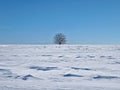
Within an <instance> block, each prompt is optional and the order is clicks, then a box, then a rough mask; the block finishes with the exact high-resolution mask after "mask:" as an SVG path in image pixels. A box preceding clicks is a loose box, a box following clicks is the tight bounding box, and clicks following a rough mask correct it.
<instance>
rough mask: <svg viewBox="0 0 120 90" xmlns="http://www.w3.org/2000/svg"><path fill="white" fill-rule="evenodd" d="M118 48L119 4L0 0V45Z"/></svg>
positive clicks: (82, 0) (116, 0)
mask: <svg viewBox="0 0 120 90" xmlns="http://www.w3.org/2000/svg"><path fill="white" fill-rule="evenodd" d="M56 33H63V34H64V35H65V36H66V39H67V43H68V44H120V0H0V44H52V43H53V41H54V40H53V37H54V36H55V34H56Z"/></svg>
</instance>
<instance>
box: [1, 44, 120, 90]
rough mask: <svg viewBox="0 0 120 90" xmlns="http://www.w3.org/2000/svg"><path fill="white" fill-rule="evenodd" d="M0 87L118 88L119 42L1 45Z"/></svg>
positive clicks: (19, 89)
mask: <svg viewBox="0 0 120 90" xmlns="http://www.w3.org/2000/svg"><path fill="white" fill-rule="evenodd" d="M0 90H120V45H0Z"/></svg>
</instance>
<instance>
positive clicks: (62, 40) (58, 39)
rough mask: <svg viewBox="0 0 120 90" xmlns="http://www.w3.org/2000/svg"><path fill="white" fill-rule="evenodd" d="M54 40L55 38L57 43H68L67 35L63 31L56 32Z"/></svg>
mask: <svg viewBox="0 0 120 90" xmlns="http://www.w3.org/2000/svg"><path fill="white" fill-rule="evenodd" d="M54 40H55V44H59V45H61V44H65V43H66V37H65V35H64V34H62V33H58V34H56V35H55V37H54Z"/></svg>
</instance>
